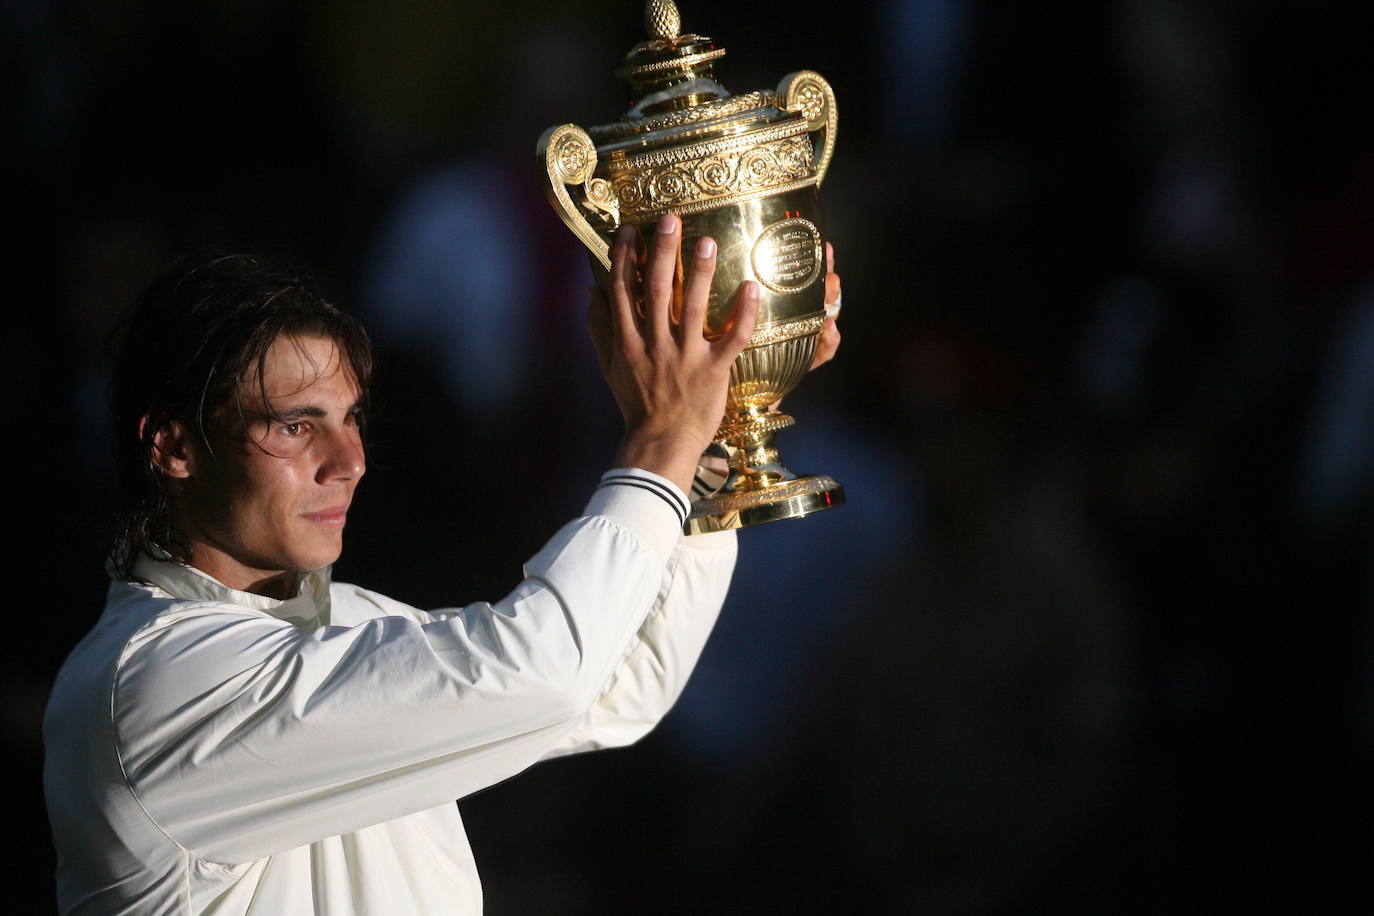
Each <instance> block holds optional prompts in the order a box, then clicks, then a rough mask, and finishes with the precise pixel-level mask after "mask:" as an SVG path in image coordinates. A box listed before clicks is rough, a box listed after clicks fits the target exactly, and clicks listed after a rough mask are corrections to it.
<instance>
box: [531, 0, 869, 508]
mask: <svg viewBox="0 0 1374 916" xmlns="http://www.w3.org/2000/svg"><path fill="white" fill-rule="evenodd" d="M644 18H645V25H646V28H647V29H648V32H649V36H650V37H649V40H648V41H645V42H641V43H640V44H638V45H636V46H635V47H634V48H632V49H631V50H630V53H629V54H627V55H626V57H625V63H624V65H623V66H622V67H621V68H620V69H619V70H617V71H616V75H617V76H621V77H624V78H625V79H627V80H629V82H630V84H631V86H632V87H633V93H632V97H633V99H634V103H633V105H632V106H631V107H630V110H629V111H628V112H626V113H625V115H624V117H623V118H622V120H620V121H617V122H615V123H614V124H606V125H603V126H600V127H591V128H588V129H586V130H584V129H582V128H581V127H578V126H576V125H574V124H563V125H561V126H558V127H552V128H550V129H549V130H547V131H545V132H544V135H543V136H542V137H540V138H539V145H538V150H537V155H538V158H539V163H540V167H541V168H542V169H543V172H544V179H545V190H546V192H547V194H548V197H549V202H550V203H551V204H553V207H554V209H555V210H556V211H557V212H558V215H559V216H560V217H562V219H563V222H564V223H566V224H567V226H568V228H569V229H571V230H572V231H573V233H574V234H575V235H576V236H577V237H578V238H579V239H581V240H582V242H583V244H585V245H586V246H587V247H588V248H589V249H591V253H592V259H593V260H592V269H593V272H595V273H596V274H597V275H598V277H599V278H602V279H604V278H605V276H606V275H607V272H608V271H609V269H610V266H611V261H610V246H611V240H612V238H613V236H614V235H615V232H616V230H617V229H618V228H619V227H620V225H621V224H622V223H629V224H630V225H632V226H635V227H636V228H637V230H638V232H639V245H638V248H639V251H640V256H641V258H643V257H644V254H645V253H646V252H647V250H648V247H649V245H648V242H649V239H650V238H651V237H652V234H653V232H654V226H655V224H656V222H657V221H658V219H659V217H661V216H662V215H663V214H664V213H668V212H673V213H676V214H677V215H678V216H679V217H680V218H681V219H682V235H683V244H682V259H683V261H684V264H683V265H682V267H681V269H682V271H683V274H680V275H685V272H686V271H688V270H690V268H691V261H692V257H693V256H692V252H694V251H695V248H696V246H695V240H696V239H697V238H700V237H701V236H704V235H709V236H711V237H712V238H713V239H715V240H716V243H717V245H718V246H719V251H718V259H717V267H716V275H715V278H714V280H713V282H712V285H711V295H710V301H709V304H708V307H707V316H706V328H705V332H706V335H707V336H708V337H713V336H716V335H719V334H720V333H722V332H723V330H724V328H725V326H726V323H727V322H728V321H729V318H730V315H731V312H732V309H733V304H734V301H735V297H736V295H737V293H738V291H739V288H740V286H741V284H742V283H744V281H745V280H756V281H758V283H759V285H760V286H761V295H760V299H759V316H758V326H757V329H756V330H755V331H754V335H753V337H752V338H751V339H750V341H749V346H748V347H747V348H746V349H745V350H744V352H743V353H741V354H740V355H739V357H738V358H737V359H736V360H735V364H734V365H733V366H732V367H731V370H730V389H729V394H728V396H727V401H726V406H725V417H724V418H723V420H722V421H721V425H720V429H719V431H718V432H717V433H716V442H717V443H719V444H721V445H723V446H725V451H726V453H727V454H728V455H729V465H730V471H729V476H728V477H727V478H726V480H725V483H724V484H723V485H722V486H721V487H720V489H718V490H717V491H716V492H715V493H713V494H711V495H710V496H707V497H705V498H704V499H699V500H697V501H696V502H694V503H693V504H692V514H691V516H690V517H689V518H688V520H687V525H686V531H687V533H688V534H701V533H703V532H707V531H721V530H725V529H730V528H744V527H747V526H749V525H759V524H763V523H764V522H771V521H775V520H777V519H783V518H800V517H802V516H803V515H809V514H811V513H812V512H819V511H820V510H822V509H829V508H830V507H831V506H837V505H840V504H841V503H843V502H844V489H843V488H842V487H841V486H840V485H839V484H838V483H836V482H835V480H833V479H832V478H830V477H826V476H824V475H813V476H808V477H798V476H797V475H795V474H793V473H792V472H791V471H789V470H788V469H787V468H786V467H784V466H783V464H782V462H781V461H780V460H779V459H778V451H777V448H776V447H775V445H774V438H775V437H776V435H777V432H778V430H780V429H785V428H786V427H788V426H791V425H793V424H794V423H795V422H796V421H794V420H793V419H792V418H791V417H789V416H787V415H786V414H783V413H779V412H777V411H775V410H771V409H770V408H769V405H770V404H773V403H774V402H776V401H777V400H779V399H780V398H782V397H783V395H785V394H787V393H788V392H789V391H791V390H792V389H793V388H795V387H796V385H797V383H798V382H800V381H801V380H802V378H803V377H804V376H805V375H806V372H807V370H808V369H809V368H810V366H811V360H812V357H813V356H814V355H815V352H816V340H817V337H818V336H819V334H820V332H821V329H822V328H823V327H824V324H825V303H824V299H825V242H824V240H823V237H822V234H821V218H820V206H819V201H818V199H817V194H816V188H817V187H818V186H819V185H820V183H821V181H822V180H823V179H824V178H825V172H826V169H827V167H828V166H829V165H830V157H831V154H832V153H833V152H834V148H835V126H836V122H837V114H836V111H835V93H834V91H833V90H831V88H830V84H829V83H827V82H826V81H825V80H824V79H823V78H822V77H821V76H820V74H818V73H814V72H812V71H810V70H801V71H799V72H796V73H792V74H789V75H788V76H785V77H783V79H782V82H781V83H780V84H779V85H778V88H777V91H776V92H773V91H769V90H762V91H759V92H751V93H748V94H746V95H735V96H732V95H731V94H730V93H729V92H728V91H727V90H726V89H725V88H724V87H723V86H721V85H720V84H719V83H717V82H716V81H715V78H714V76H713V65H714V63H715V61H716V60H718V59H719V58H721V57H723V56H724V55H725V49H724V48H720V47H717V46H716V44H715V42H714V41H712V40H711V39H710V38H707V37H705V36H702V35H694V34H683V33H682V30H681V20H680V18H679V16H678V11H677V7H676V5H674V3H673V2H672V0H649V2H648V4H647V6H646V9H645V15H644ZM641 266H643V265H642V261H641Z"/></svg>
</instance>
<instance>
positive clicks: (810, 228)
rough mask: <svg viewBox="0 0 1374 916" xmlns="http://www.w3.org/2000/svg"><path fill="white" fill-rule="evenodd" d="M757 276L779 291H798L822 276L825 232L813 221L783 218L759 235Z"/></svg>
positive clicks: (756, 256) (755, 255) (755, 272)
mask: <svg viewBox="0 0 1374 916" xmlns="http://www.w3.org/2000/svg"><path fill="white" fill-rule="evenodd" d="M752 259H753V264H754V276H756V277H758V280H759V282H760V283H762V284H763V285H764V286H766V287H768V288H769V289H771V290H772V291H773V292H775V293H796V292H800V291H801V290H804V289H806V288H807V287H808V286H810V285H811V284H812V283H815V282H816V278H817V277H819V276H820V275H821V264H822V263H823V261H822V259H821V233H820V230H819V229H817V228H816V226H815V224H814V223H812V222H811V221H810V220H805V219H799V218H793V219H784V220H780V221H778V222H776V223H774V224H773V225H771V226H769V227H768V228H767V229H765V230H763V232H762V233H760V234H759V238H758V241H757V242H755V243H754V253H753V256H752Z"/></svg>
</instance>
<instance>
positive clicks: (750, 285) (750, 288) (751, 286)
mask: <svg viewBox="0 0 1374 916" xmlns="http://www.w3.org/2000/svg"><path fill="white" fill-rule="evenodd" d="M811 250H812V251H815V249H814V248H813V249H811ZM744 295H745V296H746V297H747V298H749V299H757V298H758V297H759V285H758V284H757V283H755V282H754V281H753V280H745V281H744Z"/></svg>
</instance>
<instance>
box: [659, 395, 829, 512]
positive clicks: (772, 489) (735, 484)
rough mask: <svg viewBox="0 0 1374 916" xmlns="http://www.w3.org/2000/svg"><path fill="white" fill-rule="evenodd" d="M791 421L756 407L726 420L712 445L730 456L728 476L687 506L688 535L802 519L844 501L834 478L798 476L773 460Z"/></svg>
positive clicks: (779, 460) (792, 421)
mask: <svg viewBox="0 0 1374 916" xmlns="http://www.w3.org/2000/svg"><path fill="white" fill-rule="evenodd" d="M796 422H797V421H796V420H794V419H792V418H791V417H789V416H788V415H787V414H784V413H772V412H769V411H768V410H766V409H764V408H758V407H749V408H745V409H743V410H741V411H740V412H738V413H736V414H733V415H731V416H727V417H726V420H725V422H724V423H723V424H721V427H720V431H719V432H718V433H717V434H716V441H717V442H720V443H722V444H724V445H725V446H726V450H727V451H728V452H729V455H730V459H729V460H730V473H729V476H727V477H726V479H725V483H724V484H723V485H722V486H721V488H720V489H719V490H717V491H716V492H715V493H712V494H711V495H710V496H707V497H704V498H702V499H698V500H697V501H695V502H694V503H692V514H691V515H690V516H689V517H688V518H687V524H686V526H685V530H686V531H687V533H688V534H705V533H706V532H710V531H727V530H730V529H734V528H747V527H750V526H752V525H762V524H766V523H767V522H775V521H779V520H780V519H784V518H801V517H802V516H805V515H810V514H811V513H813V512H820V511H821V510H822V509H829V508H831V507H832V506H838V505H842V504H843V503H844V488H843V487H841V486H840V485H839V484H838V483H837V482H836V481H835V480H834V479H833V478H830V477H826V476H824V475H815V476H809V477H798V476H797V475H796V474H793V473H792V472H791V471H790V470H788V469H787V466H786V465H784V464H783V463H782V461H781V459H780V458H779V457H778V449H777V446H776V445H775V440H776V439H777V434H778V431H779V430H781V429H786V428H787V427H789V426H793V425H795V424H796Z"/></svg>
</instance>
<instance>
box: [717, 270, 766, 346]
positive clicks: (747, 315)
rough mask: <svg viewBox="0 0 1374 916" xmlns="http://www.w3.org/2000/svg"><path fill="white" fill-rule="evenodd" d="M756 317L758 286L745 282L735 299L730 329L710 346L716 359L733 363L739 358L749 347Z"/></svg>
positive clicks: (754, 283) (751, 282) (749, 281)
mask: <svg viewBox="0 0 1374 916" xmlns="http://www.w3.org/2000/svg"><path fill="white" fill-rule="evenodd" d="M758 317H759V285H758V283H756V282H755V281H753V280H745V281H744V285H743V287H742V288H741V289H740V291H739V295H738V296H736V297H735V311H734V313H733V314H732V315H731V316H730V329H729V330H728V331H727V332H726V334H725V336H724V337H722V338H721V339H720V340H718V341H716V342H715V344H714V345H713V346H712V349H713V351H714V353H715V355H716V357H717V358H719V359H723V360H730V361H733V360H734V358H735V357H736V356H739V355H740V352H741V351H742V350H743V349H744V348H745V347H746V346H748V345H749V338H750V337H752V336H753V335H754V325H755V323H756V322H757V321H758Z"/></svg>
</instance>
